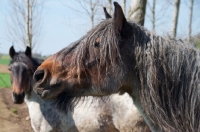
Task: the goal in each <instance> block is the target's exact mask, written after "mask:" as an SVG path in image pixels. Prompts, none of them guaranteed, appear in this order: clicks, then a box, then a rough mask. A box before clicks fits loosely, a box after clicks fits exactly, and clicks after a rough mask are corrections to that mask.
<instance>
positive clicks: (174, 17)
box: [171, 0, 180, 38]
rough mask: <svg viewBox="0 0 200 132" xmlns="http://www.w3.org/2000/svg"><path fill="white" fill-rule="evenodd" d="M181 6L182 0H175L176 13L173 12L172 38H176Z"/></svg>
mask: <svg viewBox="0 0 200 132" xmlns="http://www.w3.org/2000/svg"><path fill="white" fill-rule="evenodd" d="M179 7H180V0H175V2H174V14H173V19H172V27H171V37H172V38H176V32H177V24H178V16H179Z"/></svg>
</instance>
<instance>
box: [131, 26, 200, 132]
mask: <svg viewBox="0 0 200 132" xmlns="http://www.w3.org/2000/svg"><path fill="white" fill-rule="evenodd" d="M138 28H139V27H138ZM143 30H144V29H138V30H137V32H139V34H135V40H136V41H137V43H135V44H134V45H135V50H134V54H135V58H136V60H135V61H136V68H135V71H137V75H138V77H139V79H140V88H139V89H138V90H139V91H140V92H139V93H140V100H141V103H142V107H143V108H144V110H145V113H146V114H147V115H148V117H150V119H151V121H152V122H153V123H154V124H158V125H159V126H160V127H161V128H163V129H164V130H167V131H179V132H180V131H185V132H189V131H190V132H191V131H200V112H199V110H200V97H199V90H200V88H199V79H200V74H199V73H200V62H199V61H200V58H199V57H200V56H199V50H197V49H195V48H194V47H192V46H191V45H189V44H186V43H184V42H180V41H176V40H170V39H165V38H162V37H160V36H155V35H153V34H151V33H149V32H144V31H143ZM143 36H146V37H147V38H148V40H149V41H146V39H143V40H142V39H140V40H139V41H138V40H137V39H139V38H144V37H143ZM144 42H145V43H144ZM142 44H143V45H142ZM174 123H175V124H174ZM174 126H175V127H174ZM165 128H167V129H165Z"/></svg>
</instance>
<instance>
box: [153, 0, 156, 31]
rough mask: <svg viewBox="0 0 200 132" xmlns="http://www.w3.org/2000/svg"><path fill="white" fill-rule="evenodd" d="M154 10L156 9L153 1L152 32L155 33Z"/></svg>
mask: <svg viewBox="0 0 200 132" xmlns="http://www.w3.org/2000/svg"><path fill="white" fill-rule="evenodd" d="M155 8H156V0H153V7H152V30H153V31H154V32H155V27H156V26H155Z"/></svg>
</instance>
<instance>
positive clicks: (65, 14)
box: [0, 0, 200, 55]
mask: <svg viewBox="0 0 200 132" xmlns="http://www.w3.org/2000/svg"><path fill="white" fill-rule="evenodd" d="M104 1H107V0H104ZM116 1H117V0H116ZM168 1H170V0H168ZM171 1H172V0H171ZM188 1H189V0H182V3H181V5H180V14H179V20H178V31H177V36H178V38H186V36H187V29H188V28H187V27H188V20H189V17H188V16H189V5H188V4H189V2H188ZM194 1H195V2H194V10H193V12H194V13H193V25H192V35H195V34H198V33H200V28H199V25H200V17H199V12H200V8H199V7H200V0H194ZM118 2H119V3H120V2H121V0H118ZM127 2H128V4H127V8H128V5H129V0H128V1H127ZM150 3H152V0H148V4H147V10H146V16H145V24H144V27H145V28H147V29H148V30H150V31H151V30H152V25H151V21H150V16H151V13H150V10H149V5H151V4H150ZM172 4H173V3H171V5H170V4H169V3H166V2H164V0H162V1H161V0H157V4H156V34H158V35H167V34H169V33H170V27H171V21H172V14H173V6H172ZM9 8H10V6H9V2H8V0H0V53H6V54H7V53H8V51H9V48H10V47H11V46H12V45H13V44H14V48H15V49H16V50H17V51H19V50H22V51H23V50H24V49H25V48H24V49H23V48H22V47H21V46H19V45H18V44H17V43H15V42H13V40H10V39H8V35H9V34H8V33H7V30H8V27H7V25H6V23H7V21H6V17H9V14H8V10H9ZM100 8H102V7H100ZM97 14H98V15H97V16H96V19H97V21H96V22H95V24H98V23H99V22H100V21H101V20H103V19H104V13H103V9H99V11H98V13H97ZM42 21H43V23H42V25H43V27H42V31H43V32H42V37H41V39H40V41H39V43H38V44H37V48H36V49H35V50H34V51H33V52H35V53H39V54H42V55H51V54H54V53H56V52H58V51H59V50H61V49H62V48H64V47H66V46H67V45H69V44H70V43H71V42H73V41H76V40H77V39H79V38H80V37H81V36H83V35H85V34H86V33H87V31H88V30H89V29H91V25H90V19H89V17H88V16H87V15H86V13H84V10H83V9H82V7H81V6H80V5H79V3H76V2H75V1H72V0H46V2H45V5H44V10H43V17H42Z"/></svg>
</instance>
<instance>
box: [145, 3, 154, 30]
mask: <svg viewBox="0 0 200 132" xmlns="http://www.w3.org/2000/svg"><path fill="white" fill-rule="evenodd" d="M147 3H148V5H149V8H150V11H151V14H152V17H151V18H150V20H151V23H152V31H154V32H155V27H156V24H155V22H156V17H155V9H156V0H153V5H152V7H151V6H150V4H149V1H148V2H147Z"/></svg>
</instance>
